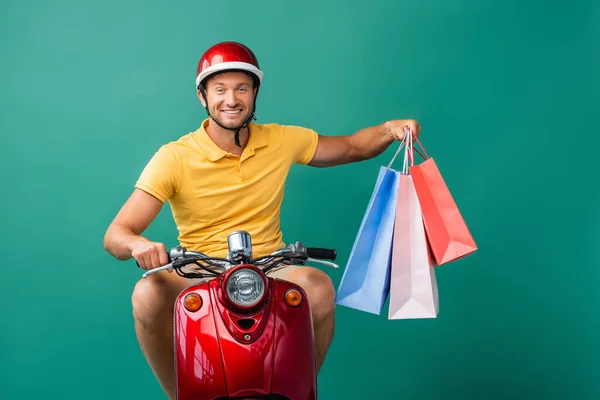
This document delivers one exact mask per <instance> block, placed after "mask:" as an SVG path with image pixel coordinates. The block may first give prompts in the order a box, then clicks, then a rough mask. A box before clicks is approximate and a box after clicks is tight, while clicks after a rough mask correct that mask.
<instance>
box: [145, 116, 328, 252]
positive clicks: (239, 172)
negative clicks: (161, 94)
mask: <svg viewBox="0 0 600 400" xmlns="http://www.w3.org/2000/svg"><path fill="white" fill-rule="evenodd" d="M207 124H208V119H206V120H204V122H203V123H202V125H201V126H200V128H199V129H198V130H196V131H195V132H191V133H189V134H187V135H185V136H183V137H181V138H179V139H178V140H176V141H173V142H170V143H168V144H165V145H164V146H162V147H160V149H159V150H158V151H157V152H156V153H155V154H154V156H153V157H152V159H151V160H150V161H149V162H148V164H147V165H146V167H145V168H144V170H143V172H142V174H141V176H140V178H139V180H138V181H137V183H136V185H135V187H136V188H139V189H141V190H144V191H146V192H148V193H150V194H151V195H153V196H154V197H156V198H157V199H159V200H160V201H162V202H163V203H165V202H167V201H168V202H169V203H170V206H171V211H172V213H173V218H174V220H175V223H176V225H177V228H178V230H179V236H178V240H179V242H180V244H181V245H182V246H184V247H186V248H187V249H188V250H195V251H201V252H203V253H205V254H208V255H210V256H215V257H223V256H225V255H226V254H227V235H229V233H231V232H233V231H236V230H244V231H246V232H248V233H250V235H251V236H252V245H253V255H254V257H260V256H261V255H267V254H269V253H271V252H273V251H275V250H277V249H279V248H282V247H284V246H285V243H284V242H283V240H282V233H281V231H280V222H279V217H280V206H281V202H282V199H283V192H284V185H285V181H286V178H287V175H288V172H289V170H290V167H291V166H292V164H294V163H298V164H307V163H308V162H310V161H311V160H312V158H313V156H314V154H315V151H316V148H317V143H318V135H317V133H316V132H315V131H313V130H310V129H307V128H302V127H297V126H286V125H279V124H255V123H251V124H250V125H249V129H250V137H249V140H248V145H247V146H246V148H245V149H244V152H243V153H242V155H241V157H240V156H236V155H233V154H230V153H228V152H226V151H224V150H222V149H221V148H219V147H218V146H217V145H216V144H215V143H214V142H213V141H212V139H211V138H210V137H209V136H208V134H207V133H206V130H205V127H206V126H207ZM231 139H232V140H233V133H232V135H231Z"/></svg>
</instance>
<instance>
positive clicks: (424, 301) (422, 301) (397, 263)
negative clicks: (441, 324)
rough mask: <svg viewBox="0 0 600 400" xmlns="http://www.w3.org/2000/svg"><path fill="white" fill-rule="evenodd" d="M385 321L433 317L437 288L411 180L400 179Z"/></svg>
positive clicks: (435, 308) (437, 308) (408, 177)
mask: <svg viewBox="0 0 600 400" xmlns="http://www.w3.org/2000/svg"><path fill="white" fill-rule="evenodd" d="M389 296H390V305H389V310H388V319H411V318H436V317H437V315H438V310H439V306H438V302H439V301H438V287H437V281H436V277H435V271H434V266H433V264H432V260H431V258H430V253H429V247H428V245H427V237H426V235H425V227H424V225H423V218H422V214H421V207H420V205H419V199H418V197H417V193H416V192H415V188H414V185H413V180H412V177H411V176H410V175H409V174H405V173H402V174H400V176H399V184H398V201H397V206H396V218H395V224H394V240H393V246H392V265H391V277H390V294H389Z"/></svg>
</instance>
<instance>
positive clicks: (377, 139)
mask: <svg viewBox="0 0 600 400" xmlns="http://www.w3.org/2000/svg"><path fill="white" fill-rule="evenodd" d="M405 128H407V129H410V130H412V131H413V132H414V133H415V134H417V135H419V132H420V130H421V126H420V125H419V123H418V122H417V121H415V120H393V121H387V122H384V123H383V124H381V125H377V126H371V127H367V128H364V129H361V130H359V131H358V132H356V133H354V134H352V135H347V136H321V135H319V144H318V146H317V150H316V152H315V156H314V157H313V159H312V160H311V162H310V163H308V165H311V166H313V167H331V166H335V165H341V164H348V163H352V162H357V161H363V160H368V159H371V158H373V157H376V156H378V155H379V154H381V153H383V151H384V150H385V149H387V148H388V147H389V146H390V145H391V144H392V143H393V142H394V141H395V140H400V141H401V140H404V129H405Z"/></svg>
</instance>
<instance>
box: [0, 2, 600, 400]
mask: <svg viewBox="0 0 600 400" xmlns="http://www.w3.org/2000/svg"><path fill="white" fill-rule="evenodd" d="M598 21H600V3H598V2H597V1H591V0H589V1H585V0H580V1H573V2H570V3H567V2H559V1H517V0H508V1H507V0H502V1H498V0H488V1H475V0H462V1H439V0H438V1H433V0H429V1H422V0H419V1H417V0H406V1H396V0H378V1H373V2H371V3H369V2H365V1H356V0H351V1H329V2H327V1H315V0H305V1H302V2H291V1H289V2H285V1H264V0H257V1H254V2H235V1H234V2H226V3H224V2H200V1H185V0H182V1H177V2H171V3H170V4H169V3H168V2H158V1H139V0H130V1H116V0H105V1H96V2H91V1H67V0H56V1H39V0H38V1H32V0H19V1H17V0H4V1H3V2H2V12H1V13H0V38H1V41H0V50H1V55H2V56H1V62H0V107H1V108H0V109H1V114H2V115H1V118H0V132H1V145H0V181H1V183H2V185H1V187H2V189H1V190H2V196H0V197H1V200H0V222H1V226H2V230H1V231H0V243H1V245H0V248H1V254H2V258H1V259H2V263H1V264H2V269H1V273H0V299H1V300H2V301H1V304H0V310H1V313H2V314H1V316H0V399H7V400H13V399H14V400H26V399H38V398H44V399H83V398H85V399H87V400H95V399H146V400H150V399H163V398H164V395H163V394H162V393H161V390H160V387H159V386H158V384H157V382H156V381H155V379H154V377H153V375H152V373H151V371H150V369H149V368H148V367H147V365H146V362H145V360H144V358H143V357H142V354H141V353H140V351H139V348H138V345H137V342H136V338H135V334H134V329H133V323H132V315H131V302H130V300H131V291H132V288H133V286H134V284H135V283H136V281H137V280H138V279H139V278H140V275H141V273H140V270H139V269H137V268H136V266H135V263H134V262H132V261H128V262H121V261H116V260H115V259H113V258H111V256H110V255H109V254H108V253H106V252H105V251H104V249H103V244H102V241H103V235H104V232H105V229H106V228H107V226H108V224H109V223H110V221H111V220H112V218H113V217H114V215H115V213H116V212H117V211H118V209H119V208H120V206H121V205H122V203H123V202H124V201H125V200H126V198H127V197H128V196H129V194H130V192H131V190H132V188H133V184H134V182H135V180H136V179H137V177H138V175H139V174H140V172H141V170H142V168H143V166H144V165H145V163H146V162H147V161H148V160H149V158H150V157H151V156H152V154H153V153H154V152H155V151H156V149H157V148H158V147H159V146H160V145H161V144H163V143H165V142H167V141H171V140H174V139H177V138H178V137H180V136H181V135H184V134H186V133H188V132H190V131H192V130H194V129H196V128H197V126H198V125H199V123H200V121H201V120H202V119H204V118H205V116H206V114H205V112H204V110H203V108H202V107H201V104H200V103H199V101H198V100H197V98H196V94H195V91H194V78H195V68H196V63H197V61H198V59H199V57H200V55H201V53H202V52H203V51H204V50H205V49H206V48H207V47H208V46H210V45H211V44H213V43H215V42H218V41H222V40H238V41H242V42H244V43H246V44H247V45H249V46H250V47H251V48H253V49H254V51H255V52H256V54H257V56H258V57H259V60H260V63H261V67H262V68H263V69H264V71H265V74H266V75H265V81H264V86H263V87H262V89H261V93H260V96H259V102H258V112H257V114H258V118H259V119H258V122H279V123H284V124H297V125H302V126H306V127H309V128H313V129H315V130H317V131H318V132H319V133H321V134H326V135H343V134H349V133H353V132H355V131H356V130H358V129H360V128H362V127H365V126H369V125H375V124H378V123H381V122H383V121H385V120H389V119H404V118H414V119H417V120H418V121H419V122H420V123H421V124H422V126H423V130H422V136H421V138H422V141H423V144H424V145H425V146H426V148H427V150H428V152H429V153H430V154H431V155H432V156H433V157H434V158H435V160H436V162H437V164H438V166H439V168H440V170H441V172H442V174H443V176H444V178H445V179H446V182H447V184H448V186H449V188H450V190H451V191H452V194H453V196H454V198H455V200H456V202H457V204H458V205H459V207H460V209H461V211H462V213H463V216H464V218H465V220H466V221H467V223H468V225H469V227H470V229H471V231H472V233H473V235H474V237H475V239H476V240H477V243H478V245H479V248H480V249H479V251H478V252H477V253H475V254H473V255H472V256H469V257H467V258H465V259H462V260H459V261H457V262H455V263H452V264H449V265H446V266H443V267H440V268H438V269H437V271H436V272H437V279H438V285H439V291H440V292H439V293H440V313H439V317H438V318H437V319H430V320H400V321H389V320H387V316H386V315H384V314H385V313H384V314H382V315H381V316H376V315H371V314H367V313H363V312H359V311H355V310H351V309H348V308H343V307H339V308H338V310H337V330H336V335H335V338H334V341H333V344H332V347H331V350H330V352H329V355H328V358H327V360H326V363H325V365H324V367H323V370H322V373H321V375H320V379H319V390H320V398H322V399H364V398H369V399H374V398H381V399H385V398H391V399H421V400H425V399H494V400H495V399H598V398H600V383H599V381H598V380H597V379H598V367H599V361H598V360H599V357H600V341H599V337H600V324H599V321H600V319H599V317H598V312H599V306H600V294H599V292H598V282H599V281H600V273H599V264H600V263H599V260H600V257H599V256H598V254H599V251H598V247H599V241H600V207H599V204H600V190H599V186H600V184H599V182H600V180H599V179H598V177H597V173H598V171H600V168H598V164H597V159H596V156H597V152H598V145H599V144H600V140H599V139H598V132H599V125H600V124H599V123H598V113H599V110H600V95H599V93H600V79H599V75H598V71H599V68H600V45H599V43H600V23H598ZM394 150H395V148H390V149H388V150H387V151H386V152H385V153H384V154H382V155H381V156H379V157H377V158H375V159H372V160H369V161H365V162H362V163H357V164H352V165H346V166H341V167H336V168H330V169H314V168H310V167H303V166H294V168H293V169H292V171H291V173H290V176H289V181H288V183H287V188H286V197H285V200H284V205H283V210H282V226H283V230H284V235H285V239H286V240H288V241H295V240H302V241H305V242H307V243H309V244H311V245H314V246H323V247H326V246H331V247H335V248H337V250H338V252H339V259H338V260H339V262H340V264H341V265H342V267H343V266H345V263H346V261H347V259H348V255H349V253H350V250H351V247H352V244H353V241H354V238H355V236H356V233H357V231H358V228H359V225H360V222H361V219H362V217H363V213H364V210H365V207H366V205H367V203H368V200H369V197H370V195H371V192H372V189H373V185H374V183H375V179H376V177H377V172H378V169H379V166H380V165H386V164H387V163H388V161H389V160H390V159H391V157H392V155H393V152H394ZM145 234H146V235H147V236H148V237H150V238H152V239H153V240H156V241H162V242H164V243H166V244H167V246H174V245H177V243H176V235H177V232H176V229H175V226H174V224H173V222H172V220H171V216H170V210H169V208H168V207H166V208H164V209H163V211H162V212H161V214H160V215H159V217H158V219H157V220H156V222H155V223H154V224H153V225H152V226H151V227H150V228H149V229H148V231H147V232H146V233H145ZM325 270H326V272H327V273H328V274H329V275H330V276H331V278H332V279H333V281H334V283H335V284H336V287H337V285H338V284H339V281H340V278H341V276H342V273H343V270H341V269H340V270H331V269H325Z"/></svg>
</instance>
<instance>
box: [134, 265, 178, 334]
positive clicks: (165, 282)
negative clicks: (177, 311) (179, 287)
mask: <svg viewBox="0 0 600 400" xmlns="http://www.w3.org/2000/svg"><path fill="white" fill-rule="evenodd" d="M161 275H163V274H162V273H158V274H156V275H150V276H149V277H147V278H144V279H140V280H139V281H138V282H137V283H136V285H135V288H134V289H133V293H132V295H131V305H132V307H133V317H134V318H135V320H136V321H137V322H139V323H141V324H142V325H143V326H144V327H145V328H150V327H152V326H153V325H154V324H156V323H161V321H163V320H164V319H165V318H171V312H172V310H173V302H174V301H175V297H174V296H175V295H173V293H174V292H175V290H176V289H175V288H174V285H173V282H172V280H170V279H165V277H164V276H161Z"/></svg>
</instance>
